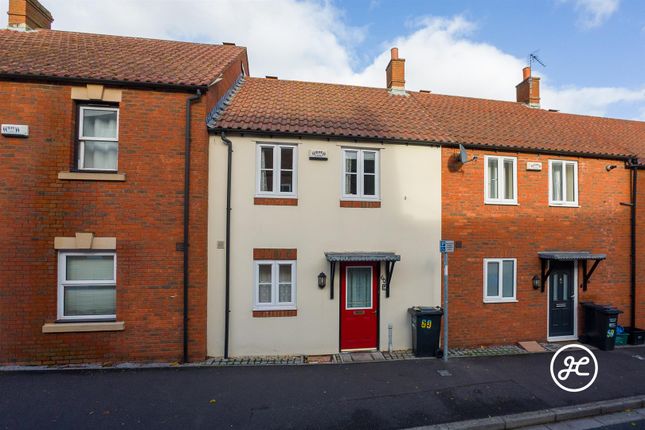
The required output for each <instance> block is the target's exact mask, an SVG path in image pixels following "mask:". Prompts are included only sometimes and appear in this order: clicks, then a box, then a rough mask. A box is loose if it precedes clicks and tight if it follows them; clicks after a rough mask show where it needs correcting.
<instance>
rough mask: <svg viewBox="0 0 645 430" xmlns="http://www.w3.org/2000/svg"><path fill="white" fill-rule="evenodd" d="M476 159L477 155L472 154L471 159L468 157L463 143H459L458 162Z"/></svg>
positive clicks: (464, 162) (463, 162)
mask: <svg viewBox="0 0 645 430" xmlns="http://www.w3.org/2000/svg"><path fill="white" fill-rule="evenodd" d="M476 159H477V156H474V157H473V158H472V159H470V160H469V159H468V153H467V152H466V148H464V145H461V144H460V145H459V162H460V163H461V164H466V163H470V162H471V161H475V160H476Z"/></svg>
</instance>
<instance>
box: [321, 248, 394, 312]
mask: <svg viewBox="0 0 645 430" xmlns="http://www.w3.org/2000/svg"><path fill="white" fill-rule="evenodd" d="M325 258H327V261H329V272H330V273H329V277H330V278H331V282H330V286H331V288H330V289H329V298H330V299H331V300H333V299H334V275H335V273H336V263H338V262H349V261H352V262H361V261H362V262H370V263H378V262H381V261H383V262H385V297H390V281H391V280H392V274H393V273H394V264H395V263H396V262H397V261H401V256H400V255H398V254H395V253H394V252H325Z"/></svg>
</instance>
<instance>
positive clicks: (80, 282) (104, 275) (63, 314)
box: [58, 252, 116, 320]
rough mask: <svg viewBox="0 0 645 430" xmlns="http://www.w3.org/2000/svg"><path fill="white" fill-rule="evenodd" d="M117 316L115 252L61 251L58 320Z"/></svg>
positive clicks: (98, 318)
mask: <svg viewBox="0 0 645 430" xmlns="http://www.w3.org/2000/svg"><path fill="white" fill-rule="evenodd" d="M115 318H116V254H115V253H113V252H101V253H92V252H61V253H60V254H59V257H58V319H59V320H106V319H107V320H113V319H115Z"/></svg>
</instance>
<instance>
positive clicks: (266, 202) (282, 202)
mask: <svg viewBox="0 0 645 430" xmlns="http://www.w3.org/2000/svg"><path fill="white" fill-rule="evenodd" d="M253 204H255V205H258V206H298V198H297V197H255V198H254V199H253Z"/></svg>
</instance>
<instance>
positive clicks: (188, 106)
mask: <svg viewBox="0 0 645 430" xmlns="http://www.w3.org/2000/svg"><path fill="white" fill-rule="evenodd" d="M201 96H202V92H201V91H200V90H197V93H196V94H195V95H193V96H190V97H188V98H187V99H186V130H185V136H184V244H183V247H182V249H183V251H184V353H183V362H184V363H186V362H188V239H189V237H188V226H189V221H190V218H189V217H190V121H191V117H192V115H191V106H192V104H193V103H194V102H196V101H197V100H199V99H200V98H201Z"/></svg>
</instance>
